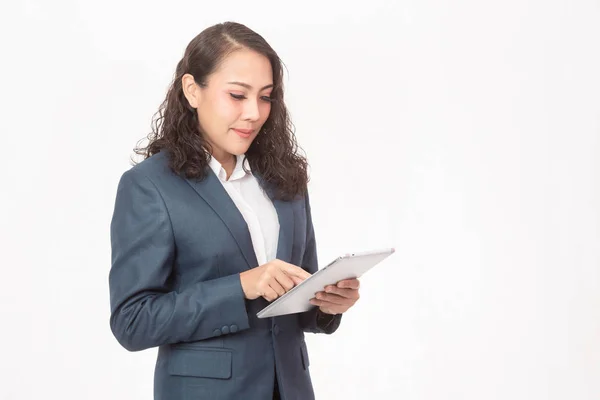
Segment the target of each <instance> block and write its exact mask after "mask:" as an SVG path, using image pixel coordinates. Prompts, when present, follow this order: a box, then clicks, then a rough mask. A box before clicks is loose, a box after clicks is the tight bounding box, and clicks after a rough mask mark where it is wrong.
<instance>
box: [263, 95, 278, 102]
mask: <svg viewBox="0 0 600 400" xmlns="http://www.w3.org/2000/svg"><path fill="white" fill-rule="evenodd" d="M261 99H262V100H264V101H266V102H269V103H272V102H273V101H275V99H273V98H272V97H269V96H262V97H261Z"/></svg>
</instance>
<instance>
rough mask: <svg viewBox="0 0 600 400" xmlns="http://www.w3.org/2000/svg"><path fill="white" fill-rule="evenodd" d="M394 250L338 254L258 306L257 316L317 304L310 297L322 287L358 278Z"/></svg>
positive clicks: (283, 313)
mask: <svg viewBox="0 0 600 400" xmlns="http://www.w3.org/2000/svg"><path fill="white" fill-rule="evenodd" d="M394 252H395V249H394V248H390V249H383V250H376V251H368V252H364V253H352V254H346V255H344V256H341V257H338V258H336V259H335V260H333V261H332V262H331V263H329V264H328V265H327V266H325V267H323V268H322V269H320V270H318V271H317V272H315V273H314V274H313V275H312V276H310V277H309V278H307V279H305V280H304V281H302V282H301V283H299V284H298V285H297V286H294V287H293V288H292V289H291V290H290V291H289V292H287V293H285V294H284V295H283V296H281V297H279V298H277V299H276V300H275V301H274V302H272V303H271V304H269V305H268V306H266V307H265V308H263V309H262V310H260V311H259V312H258V313H257V314H256V316H257V317H258V318H268V317H275V316H278V315H285V314H295V313H301V312H304V311H308V310H310V309H311V308H313V307H316V306H314V305H312V304H310V299H312V298H314V297H315V295H316V294H317V292H321V291H323V290H324V289H325V286H327V285H335V284H337V282H339V281H341V280H344V279H352V278H359V277H360V276H361V275H362V274H364V273H365V272H367V271H368V270H370V269H371V268H373V267H374V266H375V265H377V264H379V263H380V262H381V261H383V260H384V259H385V258H387V257H389V256H390V255H392V254H393V253H394Z"/></svg>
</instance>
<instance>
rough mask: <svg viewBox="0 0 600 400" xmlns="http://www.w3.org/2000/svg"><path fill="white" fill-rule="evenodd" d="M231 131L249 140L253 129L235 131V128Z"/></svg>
mask: <svg viewBox="0 0 600 400" xmlns="http://www.w3.org/2000/svg"><path fill="white" fill-rule="evenodd" d="M233 131H234V132H235V133H237V134H238V135H240V136H241V137H243V138H245V139H246V138H249V137H250V135H252V132H254V130H253V129H235V128H234V129H233Z"/></svg>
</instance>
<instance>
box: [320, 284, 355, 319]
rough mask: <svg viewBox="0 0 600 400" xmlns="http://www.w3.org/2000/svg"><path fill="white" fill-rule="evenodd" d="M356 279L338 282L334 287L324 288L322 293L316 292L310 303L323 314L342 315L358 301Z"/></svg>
mask: <svg viewBox="0 0 600 400" xmlns="http://www.w3.org/2000/svg"><path fill="white" fill-rule="evenodd" d="M359 286H360V282H359V281H358V279H346V280H343V281H339V282H338V283H337V284H336V285H334V286H331V285H330V286H326V287H325V291H324V292H318V293H317V295H316V296H315V297H316V298H313V299H311V300H310V303H311V304H313V305H316V306H319V308H320V309H321V311H322V312H324V313H325V314H333V315H335V314H343V313H345V312H346V311H348V309H349V308H350V307H352V306H353V305H354V304H355V303H356V302H357V301H358V299H359V297H360V295H359V294H358V288H359Z"/></svg>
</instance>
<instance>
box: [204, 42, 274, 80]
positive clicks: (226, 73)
mask: <svg viewBox="0 0 600 400" xmlns="http://www.w3.org/2000/svg"><path fill="white" fill-rule="evenodd" d="M208 81H209V82H214V83H217V84H227V82H232V81H236V82H243V83H247V84H249V85H251V86H252V87H253V88H255V89H258V88H261V87H264V86H266V85H270V84H272V83H273V69H272V68H271V63H270V62H269V59H268V58H267V57H265V56H263V55H262V54H260V53H257V52H255V51H252V50H247V49H241V50H236V51H234V52H233V53H231V54H229V55H228V56H227V57H225V59H224V60H223V61H222V62H221V64H220V65H219V67H218V68H217V69H216V71H215V72H214V73H213V74H212V75H211V76H209V77H208Z"/></svg>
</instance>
